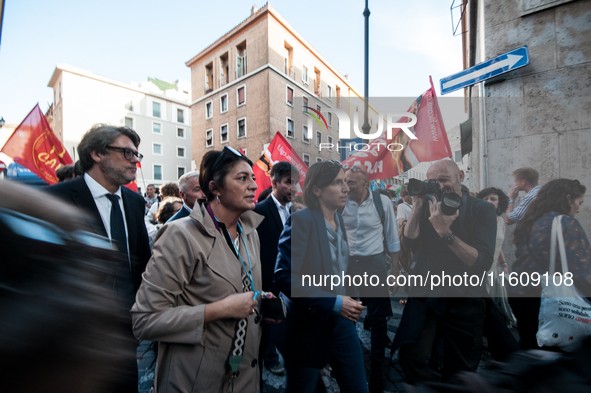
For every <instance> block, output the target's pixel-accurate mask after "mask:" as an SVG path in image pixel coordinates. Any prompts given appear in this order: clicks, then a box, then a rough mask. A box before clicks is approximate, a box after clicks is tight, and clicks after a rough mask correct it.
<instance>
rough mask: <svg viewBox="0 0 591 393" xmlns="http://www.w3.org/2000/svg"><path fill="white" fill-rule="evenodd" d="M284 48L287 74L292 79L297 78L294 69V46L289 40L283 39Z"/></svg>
mask: <svg viewBox="0 0 591 393" xmlns="http://www.w3.org/2000/svg"><path fill="white" fill-rule="evenodd" d="M283 43H284V48H285V58H284V59H285V61H284V69H285V75H287V76H289V77H290V78H292V79H295V73H294V71H293V48H292V46H291V45H289V44H288V43H287V42H285V41H283Z"/></svg>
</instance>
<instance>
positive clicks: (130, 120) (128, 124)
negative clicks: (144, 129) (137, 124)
mask: <svg viewBox="0 0 591 393" xmlns="http://www.w3.org/2000/svg"><path fill="white" fill-rule="evenodd" d="M125 127H128V128H131V129H133V118H131V117H126V118H125Z"/></svg>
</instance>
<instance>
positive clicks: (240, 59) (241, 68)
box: [236, 41, 246, 79]
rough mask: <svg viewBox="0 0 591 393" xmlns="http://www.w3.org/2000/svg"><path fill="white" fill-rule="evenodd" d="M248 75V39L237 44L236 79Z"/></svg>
mask: <svg viewBox="0 0 591 393" xmlns="http://www.w3.org/2000/svg"><path fill="white" fill-rule="evenodd" d="M244 75H246V41H244V42H242V43H240V44H238V45H237V46H236V79H238V78H242V77H243V76H244Z"/></svg>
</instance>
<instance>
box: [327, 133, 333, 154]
mask: <svg viewBox="0 0 591 393" xmlns="http://www.w3.org/2000/svg"><path fill="white" fill-rule="evenodd" d="M327 142H328V151H332V136H330V135H329V136H328V137H327Z"/></svg>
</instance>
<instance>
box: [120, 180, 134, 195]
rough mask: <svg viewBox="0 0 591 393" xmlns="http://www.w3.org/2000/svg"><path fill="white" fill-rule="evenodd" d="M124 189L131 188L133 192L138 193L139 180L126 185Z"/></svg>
mask: <svg viewBox="0 0 591 393" xmlns="http://www.w3.org/2000/svg"><path fill="white" fill-rule="evenodd" d="M123 187H127V188H129V189H130V190H131V191H135V192H137V179H135V180H134V181H132V182H131V183H127V184H125V185H124V186H123Z"/></svg>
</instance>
